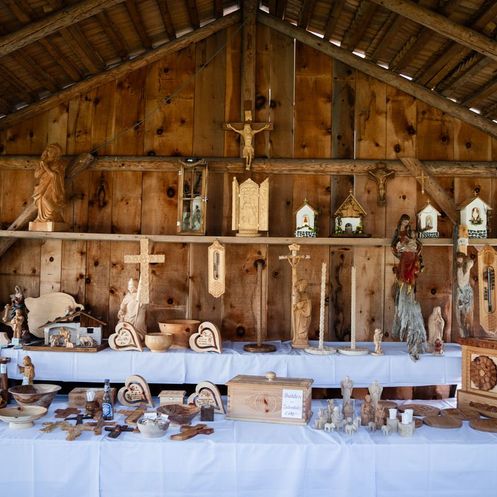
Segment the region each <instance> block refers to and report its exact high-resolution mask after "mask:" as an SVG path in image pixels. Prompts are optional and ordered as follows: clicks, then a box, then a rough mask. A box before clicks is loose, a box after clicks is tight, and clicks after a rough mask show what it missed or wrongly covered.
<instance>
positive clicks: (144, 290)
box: [124, 238, 165, 304]
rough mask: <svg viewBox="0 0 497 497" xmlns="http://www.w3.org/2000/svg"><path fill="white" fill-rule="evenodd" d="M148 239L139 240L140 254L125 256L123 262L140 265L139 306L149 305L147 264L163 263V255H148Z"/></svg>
mask: <svg viewBox="0 0 497 497" xmlns="http://www.w3.org/2000/svg"><path fill="white" fill-rule="evenodd" d="M148 244H149V240H148V238H141V239H140V254H139V255H125V256H124V262H125V263H126V264H140V282H139V284H138V302H139V303H140V304H149V303H150V291H149V288H150V272H149V264H157V263H163V262H164V261H165V255H164V254H149V252H148Z"/></svg>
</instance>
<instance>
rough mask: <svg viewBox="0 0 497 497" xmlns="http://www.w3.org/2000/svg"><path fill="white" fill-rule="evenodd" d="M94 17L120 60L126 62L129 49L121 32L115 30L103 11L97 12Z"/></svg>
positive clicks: (114, 26)
mask: <svg viewBox="0 0 497 497" xmlns="http://www.w3.org/2000/svg"><path fill="white" fill-rule="evenodd" d="M95 17H96V18H97V20H98V23H99V25H100V27H101V28H102V29H103V30H104V32H105V34H106V36H107V38H109V40H110V42H111V44H112V46H113V47H114V49H115V50H116V52H117V54H118V55H119V57H120V58H121V60H126V59H127V58H128V55H129V47H128V44H127V43H126V40H125V39H124V38H123V36H122V34H121V31H120V30H119V29H117V28H116V25H115V24H114V21H112V19H111V18H110V16H109V15H108V14H107V12H105V10H104V11H102V12H99V13H98V14H97V15H96V16H95Z"/></svg>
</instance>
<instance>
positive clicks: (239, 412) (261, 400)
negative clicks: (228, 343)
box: [226, 373, 314, 425]
mask: <svg viewBox="0 0 497 497" xmlns="http://www.w3.org/2000/svg"><path fill="white" fill-rule="evenodd" d="M313 381H314V380H311V379H307V378H277V377H276V375H275V373H267V374H266V376H248V375H239V376H235V378H233V379H231V380H230V381H228V383H227V385H228V409H227V414H226V417H227V418H228V419H239V420H243V421H264V422H269V423H288V424H298V425H305V424H306V423H307V422H308V421H309V419H310V417H311V415H312V412H311V400H312V388H311V385H312V383H313Z"/></svg>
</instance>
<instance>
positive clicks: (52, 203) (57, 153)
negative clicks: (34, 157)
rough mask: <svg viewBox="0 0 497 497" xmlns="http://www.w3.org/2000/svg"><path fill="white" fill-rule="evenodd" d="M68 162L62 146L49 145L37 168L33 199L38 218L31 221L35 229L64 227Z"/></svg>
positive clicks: (52, 229) (49, 229)
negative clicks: (65, 178) (65, 180)
mask: <svg viewBox="0 0 497 497" xmlns="http://www.w3.org/2000/svg"><path fill="white" fill-rule="evenodd" d="M65 168H66V164H65V162H64V161H63V160H62V148H61V147H60V145H58V144H57V143H52V144H50V145H48V147H47V148H46V149H45V151H44V152H43V154H42V156H41V160H40V162H39V164H38V165H37V166H36V169H35V179H36V180H37V183H36V185H35V188H34V192H33V201H34V203H35V205H36V208H37V210H38V215H37V216H36V219H35V220H34V221H33V222H32V223H29V229H30V230H33V231H57V230H61V229H64V227H63V222H64V219H63V218H62V210H63V208H64V201H65V188H64V175H65Z"/></svg>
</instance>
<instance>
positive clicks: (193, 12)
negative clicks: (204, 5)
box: [186, 0, 200, 29]
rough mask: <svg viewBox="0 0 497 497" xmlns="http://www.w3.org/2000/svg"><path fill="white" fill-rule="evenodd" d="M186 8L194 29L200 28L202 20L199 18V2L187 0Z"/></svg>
mask: <svg viewBox="0 0 497 497" xmlns="http://www.w3.org/2000/svg"><path fill="white" fill-rule="evenodd" d="M186 9H187V10H188V16H189V17H190V23H191V25H192V27H193V29H198V27H199V26H200V20H199V18H198V10H197V2H196V1H195V0H186Z"/></svg>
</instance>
